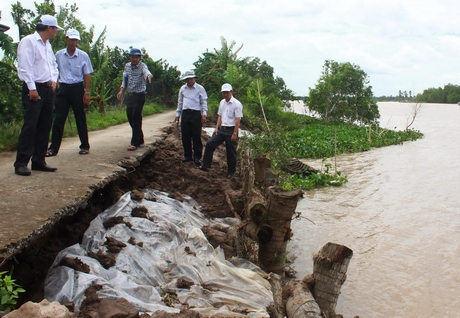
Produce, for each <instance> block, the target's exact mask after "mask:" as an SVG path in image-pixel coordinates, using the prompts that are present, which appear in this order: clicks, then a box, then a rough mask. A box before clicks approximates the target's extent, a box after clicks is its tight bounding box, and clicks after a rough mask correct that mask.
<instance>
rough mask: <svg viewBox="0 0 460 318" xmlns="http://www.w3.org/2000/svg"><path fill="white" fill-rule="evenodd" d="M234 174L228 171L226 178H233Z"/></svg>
mask: <svg viewBox="0 0 460 318" xmlns="http://www.w3.org/2000/svg"><path fill="white" fill-rule="evenodd" d="M234 176H235V175H234V174H233V173H229V174H228V175H227V178H228V179H231V178H233V177H234Z"/></svg>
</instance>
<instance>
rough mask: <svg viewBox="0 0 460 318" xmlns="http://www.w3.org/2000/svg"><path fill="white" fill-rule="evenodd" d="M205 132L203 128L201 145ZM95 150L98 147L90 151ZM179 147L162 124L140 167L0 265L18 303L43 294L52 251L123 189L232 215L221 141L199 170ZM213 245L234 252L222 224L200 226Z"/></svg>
mask: <svg viewBox="0 0 460 318" xmlns="http://www.w3.org/2000/svg"><path fill="white" fill-rule="evenodd" d="M208 139H209V136H208V135H207V134H206V133H205V132H204V131H203V133H202V141H203V152H204V145H205V144H206V141H207V140H208ZM94 151H97V150H94ZM182 159H183V148H182V141H181V137H180V129H179V127H178V126H176V125H171V126H169V127H166V128H164V138H163V139H162V140H160V141H157V142H156V143H155V144H154V151H153V154H152V155H150V156H147V157H146V158H145V159H144V160H143V161H142V162H141V164H140V165H139V166H137V167H135V168H132V170H130V171H129V173H128V174H127V176H125V177H123V178H120V179H118V180H116V181H113V182H112V183H111V184H109V185H108V186H107V187H105V188H104V189H101V190H98V191H96V192H95V193H94V195H93V197H92V198H91V199H90V200H89V202H88V205H87V206H86V207H85V208H84V209H82V208H80V209H79V210H78V212H77V213H76V214H75V215H73V216H68V217H65V218H63V219H62V220H61V221H60V222H59V224H57V225H56V226H55V227H54V228H53V229H52V230H51V231H50V232H49V233H47V234H46V235H45V236H43V237H41V238H40V239H38V240H37V242H35V243H34V244H33V245H32V246H30V247H28V248H26V249H24V250H23V252H21V253H20V254H18V255H16V256H15V257H14V258H13V259H11V260H9V261H8V262H7V263H6V264H5V265H4V266H2V268H0V270H9V269H10V268H12V267H13V268H14V272H13V277H14V278H15V279H16V282H17V283H18V284H19V285H21V286H22V287H24V288H25V289H26V293H23V294H20V296H21V298H20V299H19V301H18V307H19V305H21V304H23V303H25V302H27V301H34V302H40V301H41V300H42V299H43V297H44V285H43V282H44V279H45V276H46V273H47V271H48V269H49V268H50V266H51V265H52V263H53V261H54V259H55V257H56V256H57V254H58V253H59V252H60V251H61V250H62V249H64V248H66V247H68V246H71V245H73V244H76V243H80V242H81V239H82V235H83V233H84V232H85V231H86V229H87V228H88V226H89V224H90V222H91V221H92V220H93V219H94V218H95V217H96V216H97V215H98V214H99V213H101V212H102V211H104V210H105V209H106V208H108V207H110V206H111V205H113V204H114V203H115V202H117V201H118V199H119V198H120V197H121V196H122V195H123V194H125V193H126V192H128V191H133V190H142V189H147V188H148V189H157V190H160V191H164V192H167V193H169V196H170V197H172V198H174V199H177V200H183V196H182V195H188V196H190V197H192V198H193V199H194V200H195V201H197V203H198V204H199V205H200V206H201V211H202V212H203V213H204V214H205V215H206V216H207V217H209V218H222V217H234V216H235V213H241V212H242V210H243V204H242V200H230V201H231V204H229V194H230V198H231V194H232V193H237V191H238V190H240V189H241V182H240V179H239V176H238V173H237V174H236V175H235V176H234V177H232V178H227V163H226V162H227V160H226V152H225V145H224V144H223V145H221V146H220V147H218V148H217V149H216V151H215V152H214V157H213V164H212V167H211V169H210V171H208V172H205V171H202V170H200V169H198V168H197V167H196V165H195V163H194V162H186V163H183V162H182ZM203 232H204V233H205V235H207V237H208V240H209V241H210V243H211V244H212V245H213V246H214V247H217V246H219V245H220V246H221V247H222V248H223V250H224V253H225V256H226V257H227V258H229V257H232V256H234V255H235V253H236V250H235V246H234V238H233V237H232V236H231V235H230V234H228V233H226V232H225V229H210V228H203Z"/></svg>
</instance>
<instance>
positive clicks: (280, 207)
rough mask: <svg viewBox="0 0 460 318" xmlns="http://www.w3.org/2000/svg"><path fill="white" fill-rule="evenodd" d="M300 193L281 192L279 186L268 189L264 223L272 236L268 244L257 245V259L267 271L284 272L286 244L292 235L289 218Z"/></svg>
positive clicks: (299, 191)
mask: <svg viewBox="0 0 460 318" xmlns="http://www.w3.org/2000/svg"><path fill="white" fill-rule="evenodd" d="M302 194H303V192H302V191H301V190H297V191H290V192H283V191H282V190H281V189H280V188H279V187H270V188H269V189H268V199H267V209H268V218H267V220H266V222H265V223H266V224H267V225H268V226H269V227H271V228H272V229H273V238H272V240H271V242H270V243H269V244H265V245H260V246H259V261H260V263H261V266H262V268H263V269H264V270H265V271H267V272H274V273H279V274H283V273H284V266H285V262H286V245H287V241H288V240H290V239H291V236H292V232H291V219H292V216H293V215H294V213H295V209H296V207H297V202H298V201H299V199H300V198H301V197H302Z"/></svg>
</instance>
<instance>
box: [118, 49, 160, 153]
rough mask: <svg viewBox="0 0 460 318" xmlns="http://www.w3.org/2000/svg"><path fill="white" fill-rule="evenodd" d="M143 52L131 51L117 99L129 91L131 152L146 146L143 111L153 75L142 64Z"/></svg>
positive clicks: (127, 107) (127, 97)
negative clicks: (148, 86) (143, 130)
mask: <svg viewBox="0 0 460 318" xmlns="http://www.w3.org/2000/svg"><path fill="white" fill-rule="evenodd" d="M142 55H143V54H142V52H141V50H139V49H136V48H132V49H131V50H130V51H129V60H130V62H129V63H126V65H125V71H124V72H123V82H122V84H121V88H120V91H119V92H118V94H117V98H118V99H119V100H121V98H122V96H123V93H124V92H125V91H126V90H127V91H128V93H127V96H126V114H127V116H128V122H129V125H130V126H131V129H132V137H131V144H130V146H129V147H128V150H129V151H133V150H136V149H137V148H138V147H140V146H142V145H144V133H143V132H142V109H143V108H144V104H145V94H146V93H147V92H146V90H147V80H148V81H149V84H150V83H151V82H152V73H150V71H149V69H148V67H147V65H145V63H143V62H141V57H142Z"/></svg>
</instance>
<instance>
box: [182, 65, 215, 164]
mask: <svg viewBox="0 0 460 318" xmlns="http://www.w3.org/2000/svg"><path fill="white" fill-rule="evenodd" d="M196 78H197V76H196V75H195V72H194V71H187V72H185V75H184V77H183V78H182V79H183V80H185V82H186V83H185V84H184V85H182V87H181V88H180V90H179V97H178V102H177V110H176V122H179V118H181V119H182V120H181V132H182V146H183V148H184V159H182V162H188V161H192V160H193V161H194V162H195V164H196V165H197V166H199V165H200V164H201V162H200V159H201V154H202V153H203V144H202V142H201V128H202V124H203V123H205V122H206V116H207V113H208V95H207V94H206V90H205V89H204V87H203V86H201V85H200V84H198V83H196V80H195V79H196ZM192 141H193V156H192Z"/></svg>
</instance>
